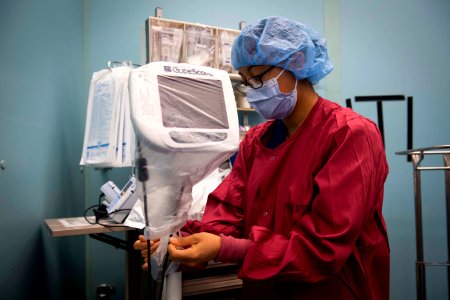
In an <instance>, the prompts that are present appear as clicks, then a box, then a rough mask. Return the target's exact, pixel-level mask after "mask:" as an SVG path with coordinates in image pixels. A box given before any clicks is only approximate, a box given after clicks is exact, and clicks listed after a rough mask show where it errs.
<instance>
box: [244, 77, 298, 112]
mask: <svg viewBox="0 0 450 300" xmlns="http://www.w3.org/2000/svg"><path fill="white" fill-rule="evenodd" d="M283 72H284V70H283V71H281V73H280V74H278V76H277V77H275V78H272V79H269V80H267V81H264V84H263V86H262V87H261V88H259V89H253V88H251V87H247V89H246V94H247V100H248V102H249V103H250V106H251V107H253V108H254V109H255V110H256V111H257V112H258V113H259V114H260V115H261V116H262V117H263V118H265V119H284V118H286V117H287V116H289V115H290V114H291V113H292V111H293V110H294V107H295V103H296V102H297V81H295V87H294V89H293V90H292V92H290V93H282V92H281V91H280V87H279V85H278V81H277V79H278V77H280V76H281V74H283Z"/></svg>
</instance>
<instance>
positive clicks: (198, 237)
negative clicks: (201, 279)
mask: <svg viewBox="0 0 450 300" xmlns="http://www.w3.org/2000/svg"><path fill="white" fill-rule="evenodd" d="M169 242H170V243H169V247H168V250H169V255H170V259H171V260H172V261H175V262H179V263H181V264H183V265H186V266H188V267H193V268H197V267H199V266H201V265H204V264H205V263H207V262H208V261H210V260H212V259H214V258H216V257H217V255H219V251H220V245H221V238H220V237H219V236H217V235H215V234H211V233H207V232H201V233H195V234H193V235H189V236H186V237H178V238H175V237H172V238H170V239H169Z"/></svg>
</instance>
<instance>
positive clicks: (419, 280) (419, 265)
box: [396, 145, 450, 300]
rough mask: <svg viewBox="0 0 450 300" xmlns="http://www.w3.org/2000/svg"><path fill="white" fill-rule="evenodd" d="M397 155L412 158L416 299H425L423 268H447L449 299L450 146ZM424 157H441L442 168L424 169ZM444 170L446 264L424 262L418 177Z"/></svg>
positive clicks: (420, 196)
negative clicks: (433, 171)
mask: <svg viewBox="0 0 450 300" xmlns="http://www.w3.org/2000/svg"><path fill="white" fill-rule="evenodd" d="M396 154H398V155H408V156H410V157H411V158H412V163H413V175H414V205H415V220H416V249H417V260H416V284H417V299H421V300H422V299H423V300H425V299H426V288H425V267H428V266H445V267H447V287H448V289H449V291H448V295H449V298H450V269H449V266H450V219H449V217H450V145H440V146H432V147H427V148H417V149H411V150H406V151H401V152H396ZM426 155H442V157H443V162H444V166H434V167H425V166H421V163H422V161H423V159H424V157H425V156H426ZM432 170H444V174H445V197H446V217H447V262H425V261H424V251H423V230H422V191H421V180H420V175H421V172H422V171H432Z"/></svg>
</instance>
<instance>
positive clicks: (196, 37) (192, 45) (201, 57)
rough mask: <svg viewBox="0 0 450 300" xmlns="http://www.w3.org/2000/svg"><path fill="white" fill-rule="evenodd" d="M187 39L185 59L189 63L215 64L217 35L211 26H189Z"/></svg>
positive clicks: (186, 34)
mask: <svg viewBox="0 0 450 300" xmlns="http://www.w3.org/2000/svg"><path fill="white" fill-rule="evenodd" d="M185 39H186V41H185V49H186V58H185V61H186V62H187V63H188V64H193V65H200V66H207V67H213V66H214V55H215V48H216V37H215V36H214V34H213V30H212V29H211V28H206V27H201V26H187V28H186V32H185Z"/></svg>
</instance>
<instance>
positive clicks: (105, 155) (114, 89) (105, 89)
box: [80, 66, 135, 167]
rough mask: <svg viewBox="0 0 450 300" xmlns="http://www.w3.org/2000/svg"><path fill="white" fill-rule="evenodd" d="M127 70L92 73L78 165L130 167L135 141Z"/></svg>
mask: <svg viewBox="0 0 450 300" xmlns="http://www.w3.org/2000/svg"><path fill="white" fill-rule="evenodd" d="M130 70H131V67H130V66H120V67H115V68H107V69H103V70H100V71H97V72H94V73H93V75H92V79H91V84H90V89H89V98H88V107H87V114H86V126H85V134H84V143H83V151H82V156H81V161H80V165H92V166H96V167H128V166H131V165H132V162H133V160H134V158H133V156H134V152H135V151H134V145H135V140H134V131H133V128H132V124H131V119H130V112H129V110H130V102H129V94H128V77H129V74H130Z"/></svg>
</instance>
